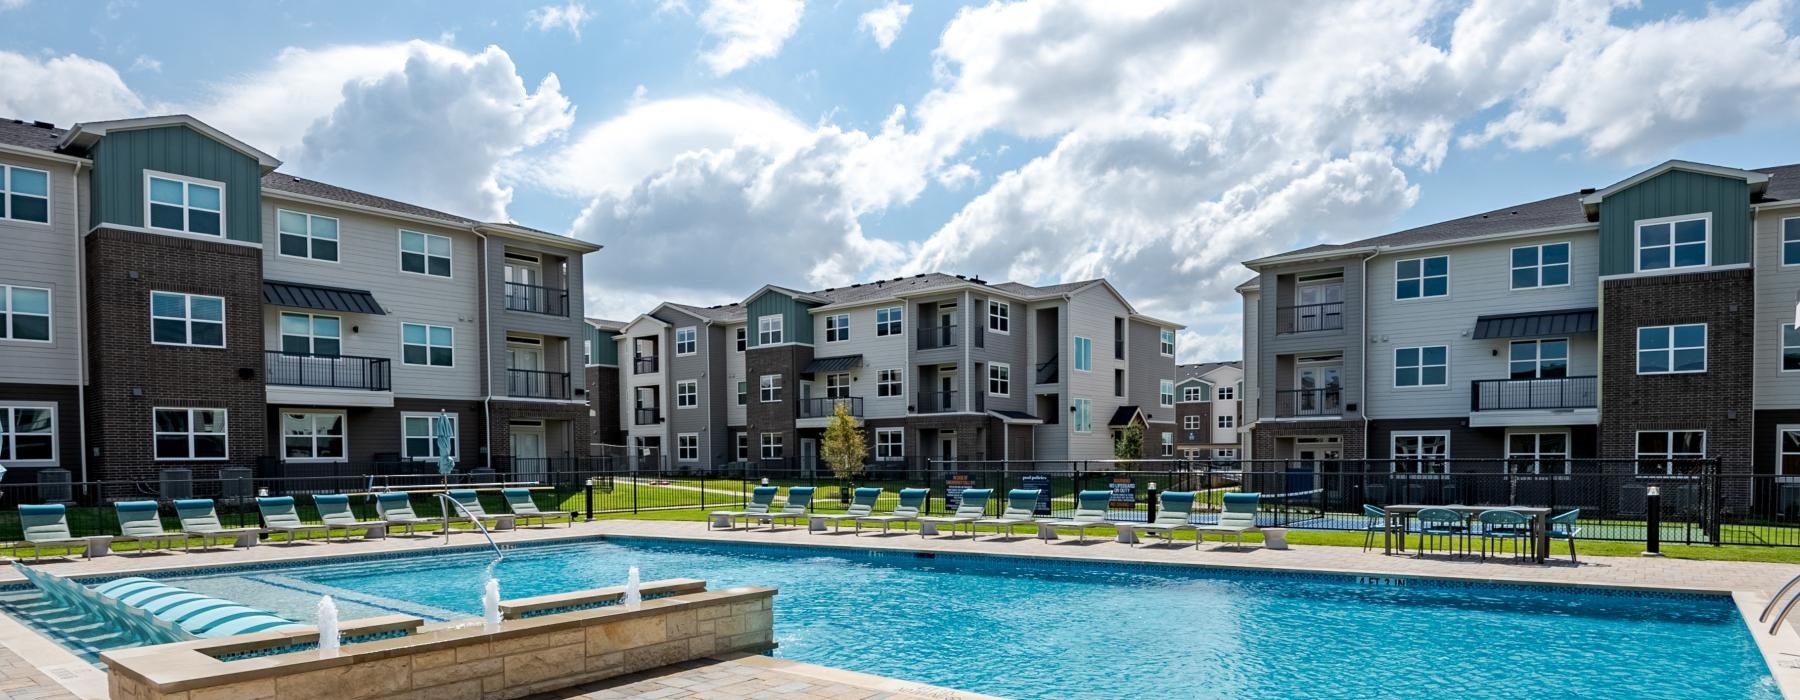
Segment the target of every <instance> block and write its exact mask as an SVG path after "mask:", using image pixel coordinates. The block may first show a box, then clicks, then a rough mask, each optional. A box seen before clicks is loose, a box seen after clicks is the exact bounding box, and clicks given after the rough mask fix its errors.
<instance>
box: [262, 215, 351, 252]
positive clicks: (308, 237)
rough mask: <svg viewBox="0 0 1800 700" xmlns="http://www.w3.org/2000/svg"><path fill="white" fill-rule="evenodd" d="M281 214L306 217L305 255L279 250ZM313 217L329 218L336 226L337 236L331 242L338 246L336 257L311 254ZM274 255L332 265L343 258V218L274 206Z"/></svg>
mask: <svg viewBox="0 0 1800 700" xmlns="http://www.w3.org/2000/svg"><path fill="white" fill-rule="evenodd" d="M282 214H294V215H297V216H303V217H306V234H305V236H304V237H305V238H306V255H288V254H287V253H284V252H282V250H281V236H282V233H283V232H282V230H281V215H282ZM313 219H330V220H331V223H332V224H334V225H336V226H337V232H338V233H337V236H338V237H337V238H336V239H334V240H332V243H335V244H337V247H338V251H337V257H335V258H332V259H330V260H325V259H323V258H315V257H313V256H312V250H313V241H314V240H315V239H314V237H313V233H312V220H313ZM275 256H276V257H280V258H288V259H290V260H307V261H311V262H320V263H330V264H332V265H336V264H338V263H340V262H342V261H343V259H344V222H343V220H341V219H339V218H337V217H335V216H325V215H324V214H309V213H307V212H303V211H298V210H294V209H282V208H280V207H276V209H275Z"/></svg>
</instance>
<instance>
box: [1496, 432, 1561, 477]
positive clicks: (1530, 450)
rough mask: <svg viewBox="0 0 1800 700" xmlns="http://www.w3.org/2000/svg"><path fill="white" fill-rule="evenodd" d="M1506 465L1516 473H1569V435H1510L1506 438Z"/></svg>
mask: <svg viewBox="0 0 1800 700" xmlns="http://www.w3.org/2000/svg"><path fill="white" fill-rule="evenodd" d="M1506 466H1507V469H1508V471H1511V472H1513V473H1515V474H1567V473H1569V434H1568V433H1512V434H1510V435H1507V436H1506Z"/></svg>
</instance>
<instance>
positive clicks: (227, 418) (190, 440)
mask: <svg viewBox="0 0 1800 700" xmlns="http://www.w3.org/2000/svg"><path fill="white" fill-rule="evenodd" d="M157 411H186V412H187V422H188V429H187V432H185V433H165V432H160V431H158V430H157V429H156V412H157ZM195 411H218V412H219V414H220V416H221V417H223V418H224V420H223V421H221V422H220V426H222V427H223V428H224V429H225V430H224V432H221V433H218V434H219V435H222V436H224V437H225V454H224V455H222V456H219V457H195V456H193V454H194V436H195V435H212V434H213V433H196V432H194V412H195ZM158 435H186V436H187V453H188V456H187V457H158V456H156V436H158ZM150 457H151V461H153V462H224V461H228V460H230V459H231V412H230V409H226V408H223V407H219V408H213V407H207V406H152V407H151V408H150Z"/></svg>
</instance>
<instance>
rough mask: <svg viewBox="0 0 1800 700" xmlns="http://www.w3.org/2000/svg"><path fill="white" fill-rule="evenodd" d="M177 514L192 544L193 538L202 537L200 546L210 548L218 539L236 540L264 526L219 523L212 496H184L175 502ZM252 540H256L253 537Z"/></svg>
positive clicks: (189, 542) (258, 532) (259, 530)
mask: <svg viewBox="0 0 1800 700" xmlns="http://www.w3.org/2000/svg"><path fill="white" fill-rule="evenodd" d="M175 515H176V517H179V518H181V534H183V535H185V536H186V537H187V540H186V543H188V544H191V543H192V542H193V538H196V537H198V538H200V548H201V549H208V548H210V547H212V543H213V541H214V540H217V539H224V540H226V541H230V542H236V541H237V540H238V539H239V538H241V537H243V536H245V535H252V534H260V533H261V532H262V528H257V527H234V528H227V527H225V526H223V525H221V524H219V513H218V511H217V510H215V509H214V508H213V502H212V499H210V498H184V499H182V500H179V501H176V502H175ZM251 541H252V542H254V541H255V540H254V539H252V540H251Z"/></svg>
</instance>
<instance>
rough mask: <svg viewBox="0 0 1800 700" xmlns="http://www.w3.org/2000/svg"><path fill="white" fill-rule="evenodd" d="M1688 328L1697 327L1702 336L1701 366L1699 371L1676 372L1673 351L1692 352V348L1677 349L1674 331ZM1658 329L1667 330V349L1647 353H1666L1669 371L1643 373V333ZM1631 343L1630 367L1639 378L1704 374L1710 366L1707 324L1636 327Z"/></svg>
mask: <svg viewBox="0 0 1800 700" xmlns="http://www.w3.org/2000/svg"><path fill="white" fill-rule="evenodd" d="M1689 326H1699V327H1700V333H1701V336H1702V338H1701V342H1700V359H1701V363H1700V364H1701V366H1700V369H1685V370H1677V369H1675V351H1676V350H1692V349H1694V348H1693V347H1692V346H1683V347H1679V348H1678V347H1676V346H1675V329H1677V328H1687V327H1689ZM1659 328H1666V329H1668V332H1669V347H1667V348H1662V349H1655V348H1653V349H1651V350H1649V351H1648V352H1664V353H1668V356H1669V369H1668V370H1667V371H1663V372H1645V371H1644V360H1643V354H1644V353H1645V352H1646V351H1645V350H1644V347H1643V343H1644V336H1643V334H1644V331H1646V330H1655V329H1659ZM1631 343H1632V347H1631V366H1632V369H1633V370H1635V374H1636V375H1637V376H1640V377H1645V376H1658V375H1664V374H1705V373H1706V371H1707V369H1709V368H1710V367H1711V366H1712V329H1711V328H1709V327H1708V326H1707V324H1705V323H1673V324H1668V325H1662V326H1638V327H1637V328H1634V329H1632V333H1631Z"/></svg>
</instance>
